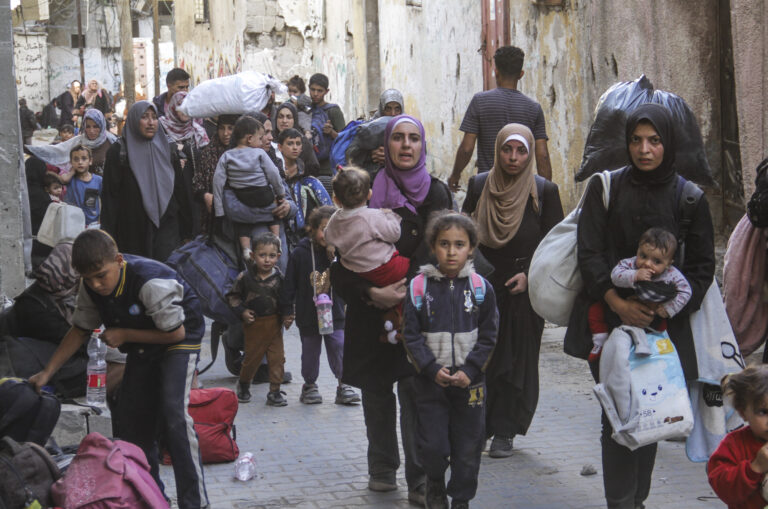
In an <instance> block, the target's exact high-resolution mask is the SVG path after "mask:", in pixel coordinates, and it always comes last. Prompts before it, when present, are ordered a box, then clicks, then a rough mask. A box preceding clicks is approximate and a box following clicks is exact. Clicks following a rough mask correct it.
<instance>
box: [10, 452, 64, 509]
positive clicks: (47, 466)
mask: <svg viewBox="0 0 768 509" xmlns="http://www.w3.org/2000/svg"><path fill="white" fill-rule="evenodd" d="M59 477H61V473H60V472H59V468H58V467H57V466H56V462H54V461H53V458H51V456H50V455H49V454H48V453H47V452H46V451H45V449H43V448H42V447H40V446H39V445H37V444H35V443H32V442H30V443H18V442H17V441H16V440H14V439H12V438H10V437H4V438H2V439H0V508H4V509H25V508H29V507H49V506H51V505H53V501H52V500H51V486H52V485H53V483H54V482H56V480H57V479H59Z"/></svg>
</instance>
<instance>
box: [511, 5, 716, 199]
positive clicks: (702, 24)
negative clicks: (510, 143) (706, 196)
mask: <svg viewBox="0 0 768 509" xmlns="http://www.w3.org/2000/svg"><path fill="white" fill-rule="evenodd" d="M510 19H511V20H512V21H511V40H512V44H513V45H516V46H519V47H521V48H523V50H524V51H525V53H526V57H525V60H526V62H525V66H524V70H525V73H526V74H525V76H524V77H523V78H522V80H521V81H520V85H519V88H520V90H521V91H522V92H523V93H525V94H527V95H529V96H531V97H533V98H534V99H536V100H537V101H539V102H540V103H541V106H542V108H543V110H544V115H545V118H546V122H547V134H548V136H549V152H550V157H551V159H552V169H553V178H554V180H555V181H556V182H557V183H558V185H559V186H560V194H561V197H562V199H563V205H564V207H566V208H567V209H569V208H572V207H573V206H575V204H576V202H577V201H578V197H579V195H580V193H581V189H582V187H583V186H582V185H579V186H576V184H575V182H574V180H573V176H574V175H575V173H576V171H577V170H578V168H579V166H580V164H581V158H582V154H583V150H584V143H585V140H586V137H587V134H588V133H589V127H590V125H591V123H592V120H593V115H594V108H595V106H596V105H597V101H598V99H599V98H600V95H602V93H603V92H604V91H605V90H606V89H607V88H608V87H610V86H611V85H612V84H614V83H615V82H617V81H628V80H633V79H636V78H638V77H639V76H640V75H641V74H643V73H645V74H646V75H647V76H648V78H649V79H650V80H651V82H652V83H653V85H654V87H655V88H656V89H663V90H669V91H671V92H674V93H676V94H677V95H679V96H681V97H682V98H683V99H685V100H686V102H687V103H688V105H689V106H690V107H691V109H692V110H693V112H694V114H695V115H696V118H697V119H698V121H699V126H700V127H701V131H702V135H703V137H704V143H705V148H706V151H707V156H708V158H709V163H710V165H711V166H712V169H713V171H714V172H715V173H717V172H718V171H719V168H720V166H721V165H720V113H719V111H720V95H719V93H720V92H719V90H720V87H719V74H718V65H719V64H718V54H717V49H718V45H717V8H716V0H703V1H701V2H698V3H697V5H696V9H695V10H693V9H692V8H691V5H690V3H689V2H685V1H683V0H673V1H669V2H646V1H643V0H627V1H624V2H612V1H596V2H584V1H579V0H567V1H566V7H565V8H550V7H543V6H538V5H535V4H533V3H532V2H511V3H510ZM713 208H714V207H713Z"/></svg>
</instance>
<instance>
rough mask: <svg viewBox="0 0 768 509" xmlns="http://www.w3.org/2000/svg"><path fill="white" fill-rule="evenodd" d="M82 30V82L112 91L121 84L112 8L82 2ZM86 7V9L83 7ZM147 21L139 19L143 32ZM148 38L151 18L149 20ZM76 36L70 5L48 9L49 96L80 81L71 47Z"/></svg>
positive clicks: (117, 26)
mask: <svg viewBox="0 0 768 509" xmlns="http://www.w3.org/2000/svg"><path fill="white" fill-rule="evenodd" d="M81 5H82V8H83V12H82V28H83V33H84V34H85V48H84V49H83V63H84V65H85V79H86V81H88V80H91V79H94V78H95V79H97V80H99V82H101V84H102V86H103V87H104V88H106V89H107V90H110V91H112V92H116V91H118V90H119V86H120V82H121V81H122V78H121V75H122V64H121V59H120V23H119V20H118V17H117V11H116V8H115V7H114V6H103V5H100V4H98V3H96V2H88V3H87V4H86V2H83V3H82V4H81ZM86 7H87V8H86ZM146 23H147V19H146V18H144V19H143V20H140V22H139V27H140V31H141V30H142V27H144V28H143V30H144V31H145V32H146V31H147V29H146ZM149 23H150V25H149V26H150V28H149V33H150V35H151V19H149ZM73 34H77V15H76V10H75V6H74V2H70V3H69V4H68V5H66V6H64V5H60V6H59V7H57V8H56V9H55V10H53V9H52V10H51V20H50V28H49V29H48V72H49V75H48V85H49V90H50V95H51V96H52V97H56V96H57V95H59V94H61V93H62V92H64V90H65V89H66V87H67V85H68V84H69V83H70V82H72V80H75V79H76V80H79V79H80V57H79V54H78V49H77V48H73V47H72V35H73Z"/></svg>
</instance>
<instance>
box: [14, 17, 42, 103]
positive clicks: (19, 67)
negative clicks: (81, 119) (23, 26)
mask: <svg viewBox="0 0 768 509" xmlns="http://www.w3.org/2000/svg"><path fill="white" fill-rule="evenodd" d="M46 40H47V34H45V33H29V34H27V35H25V34H24V33H19V32H16V33H14V34H13V60H14V64H15V66H16V90H17V93H18V96H19V98H22V97H23V98H25V99H26V100H27V106H29V109H31V110H32V111H41V110H42V109H43V106H45V105H46V104H48V102H50V97H49V93H48V69H47V66H46V62H48V44H47V42H46Z"/></svg>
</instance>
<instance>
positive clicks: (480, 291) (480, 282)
mask: <svg viewBox="0 0 768 509" xmlns="http://www.w3.org/2000/svg"><path fill="white" fill-rule="evenodd" d="M470 280H471V281H472V291H473V292H474V294H475V302H477V304H478V305H480V304H482V303H483V301H484V300H485V279H483V277H482V276H481V275H480V274H478V273H477V272H475V271H474V270H473V271H472V273H471V274H470Z"/></svg>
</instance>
